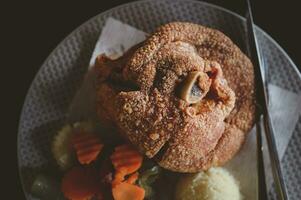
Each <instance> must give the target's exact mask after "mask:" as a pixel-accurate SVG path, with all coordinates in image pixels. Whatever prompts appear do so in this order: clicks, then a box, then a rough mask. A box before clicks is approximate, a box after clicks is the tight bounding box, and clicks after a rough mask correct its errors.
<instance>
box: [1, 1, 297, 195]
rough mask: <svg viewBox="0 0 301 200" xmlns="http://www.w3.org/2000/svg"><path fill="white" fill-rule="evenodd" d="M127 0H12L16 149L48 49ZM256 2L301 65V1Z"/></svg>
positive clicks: (11, 106) (237, 5)
mask: <svg viewBox="0 0 301 200" xmlns="http://www.w3.org/2000/svg"><path fill="white" fill-rule="evenodd" d="M207 1H208V2H211V3H214V4H218V5H221V6H223V7H226V8H228V9H231V10H233V11H235V12H238V13H240V14H243V12H244V11H243V10H244V9H243V5H244V1H243V0H228V1H224V0H220V1H218V0H207ZM126 2H129V1H128V0H117V1H116V0H107V1H104V0H97V1H70V0H64V1H59V0H51V1H32V0H27V1H19V2H11V5H10V7H8V8H7V9H8V10H7V11H9V12H8V14H5V18H2V19H5V25H6V26H8V27H7V28H5V32H6V34H7V36H5V37H4V39H5V40H6V41H7V43H4V44H6V45H7V49H8V51H9V52H10V51H11V52H10V53H9V55H8V56H6V55H7V54H3V55H4V56H3V55H2V57H7V58H10V59H11V61H10V62H9V65H6V66H2V68H4V69H5V71H6V70H7V71H8V72H7V73H4V72H3V73H2V76H3V77H4V78H3V79H2V80H5V82H6V83H8V82H7V81H10V82H14V83H15V84H13V85H11V86H9V87H8V85H5V84H4V86H6V90H5V91H6V95H8V96H9V97H8V98H5V101H7V102H4V105H5V107H6V108H5V109H4V111H5V122H7V123H5V126H8V128H7V129H5V130H9V133H10V134H9V137H10V139H11V141H12V142H13V145H11V146H12V147H13V151H16V143H15V142H16V135H17V127H18V126H17V125H18V121H19V115H20V111H21V108H22V104H23V101H24V98H25V95H26V92H27V90H28V88H29V85H30V83H31V81H32V80H33V78H34V76H35V74H36V72H37V71H38V69H39V67H40V66H41V64H42V63H43V61H44V60H45V58H46V57H47V56H48V54H49V53H50V52H51V51H52V50H53V49H54V48H55V47H56V45H58V43H59V42H60V41H61V40H62V39H63V38H64V37H66V36H67V35H68V34H69V33H70V32H71V31H72V30H73V29H75V28H76V27H77V26H79V25H80V24H82V23H84V22H85V21H86V20H88V19H89V18H91V17H93V16H95V15H97V14H98V13H100V12H103V11H105V10H107V9H109V8H112V7H114V6H117V5H119V4H122V3H126ZM252 2H253V5H254V7H255V8H254V11H253V13H254V16H255V23H256V24H258V25H259V26H260V27H261V28H263V29H264V30H265V31H266V32H267V33H268V34H270V35H271V36H272V37H273V38H274V39H275V40H276V41H277V42H278V43H279V44H280V45H281V46H282V47H283V48H284V49H285V50H286V52H287V53H288V54H289V55H290V56H291V58H292V59H293V61H294V62H295V63H296V65H297V66H299V70H300V69H301V68H300V66H301V56H299V53H300V52H301V47H300V45H301V40H300V35H301V32H300V29H298V28H297V26H299V24H300V21H299V20H300V19H301V11H299V9H300V8H299V6H298V5H297V1H289V2H288V1H286V2H285V1H273V0H265V1H262V0H252ZM2 39H3V37H2ZM8 42H9V43H8ZM6 51H7V50H6ZM4 59H5V58H4ZM6 79H8V80H6ZM2 105H3V104H2ZM2 115H3V114H2ZM7 118H8V119H7ZM2 122H3V120H2ZM15 155H16V154H14V155H12V158H11V160H10V161H11V163H16V157H15ZM15 166H17V165H16V164H15ZM9 167H10V166H9ZM10 168H12V166H11V167H10ZM12 173H13V174H14V175H15V179H12V184H13V187H14V188H15V190H17V192H16V194H17V197H16V198H14V199H24V196H23V194H22V190H21V185H20V182H19V177H18V173H17V171H16V167H15V168H14V171H13V172H12Z"/></svg>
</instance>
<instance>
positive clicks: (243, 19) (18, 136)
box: [17, 0, 301, 199]
mask: <svg viewBox="0 0 301 200" xmlns="http://www.w3.org/2000/svg"><path fill="white" fill-rule="evenodd" d="M159 1H161V0H140V1H134V2H129V3H125V4H121V5H118V6H116V7H113V8H111V9H108V10H106V11H104V12H101V13H99V14H97V15H95V16H94V17H91V18H89V19H88V20H86V21H85V22H83V23H82V24H81V25H80V26H78V27H77V28H75V29H74V30H73V31H72V32H71V33H69V34H68V35H67V36H66V37H65V38H64V39H63V40H61V41H60V42H59V43H58V44H57V45H56V47H55V48H54V49H53V50H52V51H51V52H50V54H49V55H48V56H47V58H46V59H45V61H44V62H43V63H42V65H41V67H40V68H39V69H38V71H37V72H36V74H35V76H34V78H33V80H32V82H31V83H30V86H29V88H28V90H27V93H26V96H25V100H24V103H23V105H22V109H21V112H20V113H21V115H20V119H19V122H18V123H19V125H18V132H17V160H18V175H19V179H20V181H21V185H22V190H23V193H24V195H25V198H26V199H28V196H29V194H28V193H27V192H26V190H25V185H24V182H23V178H22V173H21V169H20V155H19V154H20V153H19V152H20V145H19V144H20V130H21V122H22V121H23V118H24V110H25V107H26V105H27V104H28V101H29V98H30V97H29V93H30V90H31V89H32V86H33V84H34V82H35V81H36V79H37V77H38V74H39V73H40V72H41V70H42V68H43V66H45V64H46V63H47V62H48V60H50V59H51V58H52V56H53V54H54V53H55V52H56V50H57V49H58V48H59V47H60V46H62V45H63V44H64V42H65V41H66V40H67V39H68V38H70V37H71V36H72V35H74V34H75V33H76V32H78V30H80V29H82V27H84V26H85V25H86V24H88V23H89V22H90V21H93V20H95V19H97V18H99V17H100V16H102V15H105V14H107V13H110V12H113V11H115V10H118V9H120V8H122V7H124V6H127V5H137V4H144V3H146V2H159ZM165 1H171V2H172V3H174V2H183V1H186V2H191V3H197V4H199V5H201V6H205V7H206V6H208V7H211V8H214V9H217V10H220V11H223V12H225V13H228V14H230V15H233V16H234V17H237V18H239V19H240V20H242V21H245V20H246V19H245V18H244V17H242V16H241V15H239V14H237V13H235V12H233V11H231V10H228V9H226V8H223V7H221V6H218V5H214V4H211V3H208V2H203V1H197V0H174V1H173V0H165ZM256 29H257V30H259V32H261V33H263V35H264V36H265V37H267V39H268V40H269V41H270V42H271V43H273V44H274V45H275V46H276V48H278V49H279V50H280V52H281V53H282V54H283V55H284V57H286V58H287V60H288V61H289V63H290V65H291V66H292V67H293V69H294V70H295V72H296V74H297V75H298V77H299V79H300V80H301V72H300V71H299V70H298V68H297V66H296V65H295V63H294V62H293V60H292V59H291V58H290V57H289V55H288V54H287V53H286V51H285V50H284V49H283V48H282V47H281V46H280V45H279V44H278V43H277V42H276V40H274V39H273V37H272V36H270V35H269V34H268V33H266V32H265V31H264V30H263V29H262V28H260V27H258V26H257V25H256Z"/></svg>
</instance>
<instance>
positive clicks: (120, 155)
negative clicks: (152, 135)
mask: <svg viewBox="0 0 301 200" xmlns="http://www.w3.org/2000/svg"><path fill="white" fill-rule="evenodd" d="M111 160H112V163H113V166H114V168H115V170H116V171H120V172H122V173H123V174H124V175H128V174H131V173H133V172H135V171H137V170H138V169H139V168H140V167H141V164H142V160H143V158H142V156H141V155H140V153H139V152H138V151H137V150H135V149H134V148H133V147H131V146H130V145H128V144H125V145H121V146H118V147H116V148H115V151H114V153H113V154H112V155H111Z"/></svg>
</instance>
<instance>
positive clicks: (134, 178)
mask: <svg viewBox="0 0 301 200" xmlns="http://www.w3.org/2000/svg"><path fill="white" fill-rule="evenodd" d="M138 176H139V173H138V172H135V173H134V174H131V175H130V176H129V178H128V179H126V181H125V182H126V183H129V184H135V182H136V181H137V179H138Z"/></svg>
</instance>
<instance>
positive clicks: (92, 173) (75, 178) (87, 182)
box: [61, 166, 99, 200]
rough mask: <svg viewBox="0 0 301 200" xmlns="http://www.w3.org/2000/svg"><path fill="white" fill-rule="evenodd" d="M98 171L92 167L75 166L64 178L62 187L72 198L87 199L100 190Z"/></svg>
mask: <svg viewBox="0 0 301 200" xmlns="http://www.w3.org/2000/svg"><path fill="white" fill-rule="evenodd" d="M98 187H99V183H98V180H97V171H96V170H95V169H94V168H91V167H79V166H77V167H74V168H72V169H71V170H70V171H68V172H67V173H66V174H65V175H64V177H63V180H62V185H61V189H62V192H63V194H64V196H65V197H66V198H67V199H70V200H86V199H89V198H91V197H92V196H93V195H95V194H96V193H97V192H98V190H99V189H98Z"/></svg>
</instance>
